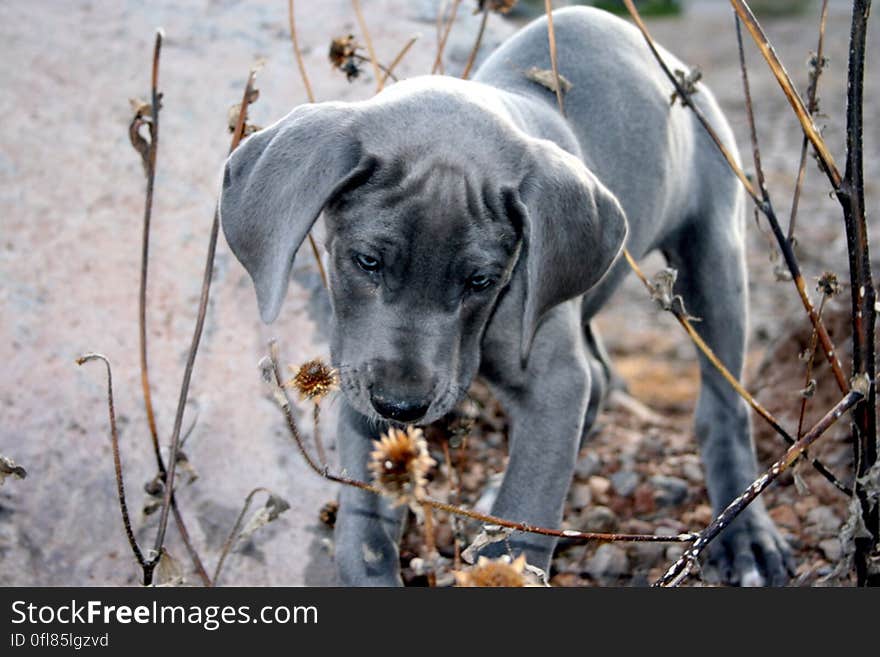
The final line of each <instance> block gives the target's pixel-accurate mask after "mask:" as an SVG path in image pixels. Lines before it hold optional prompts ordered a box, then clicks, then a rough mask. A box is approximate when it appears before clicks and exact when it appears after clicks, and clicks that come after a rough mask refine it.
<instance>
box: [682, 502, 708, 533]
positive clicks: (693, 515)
mask: <svg viewBox="0 0 880 657" xmlns="http://www.w3.org/2000/svg"><path fill="white" fill-rule="evenodd" d="M713 518H714V516H713V515H712V507H711V506H709V505H708V504H699V505H697V507H696V508H695V509H694V510H693V511H688V512H687V513H685V514H684V518H683V519H684V522H685V524H686V525H688V526H691V527H694V528H699V527H705V526H706V525H708V524H709V523H710V522H712V519H713Z"/></svg>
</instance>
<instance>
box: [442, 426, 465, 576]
mask: <svg viewBox="0 0 880 657" xmlns="http://www.w3.org/2000/svg"><path fill="white" fill-rule="evenodd" d="M443 459H444V460H445V461H446V478H447V479H448V480H449V482H450V483H452V484H453V485H454V487H455V498H454V499H455V504H456V506H461V477H459V476H458V471H457V470H456V469H455V468H454V467H453V466H452V455H451V454H450V452H449V443H448V441H445V440H444V441H443ZM449 522H450V523H451V524H452V536H453V550H454V552H453V561H452V565H453V568H454V569H455V570H461V545H460V544H459V541H458V530H457V527H456V525H455V518H454V517H452V516H450V518H449Z"/></svg>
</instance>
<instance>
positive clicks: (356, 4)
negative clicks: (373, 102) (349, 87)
mask: <svg viewBox="0 0 880 657" xmlns="http://www.w3.org/2000/svg"><path fill="white" fill-rule="evenodd" d="M351 6H352V8H353V9H354V13H355V16H357V22H358V25H359V26H360V28H361V32H363V34H364V41H365V42H366V44H367V52H368V53H369V54H370V63H371V64H372V65H373V75H374V77H375V78H376V93H379V92H380V91H382V86H383V85H384V83H385V82H384V79H383V78H382V76H381V75H380V74H379V73H380V71H379V59H378V58H377V57H376V50H375V49H374V48H373V39H372V38H371V37H370V30H369V28H368V27H367V21H366V20H364V14H363V12H362V11H361V3H360V0H351Z"/></svg>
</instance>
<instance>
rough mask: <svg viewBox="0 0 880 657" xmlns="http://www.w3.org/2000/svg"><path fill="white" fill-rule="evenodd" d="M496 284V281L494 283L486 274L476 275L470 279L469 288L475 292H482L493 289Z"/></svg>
mask: <svg viewBox="0 0 880 657" xmlns="http://www.w3.org/2000/svg"><path fill="white" fill-rule="evenodd" d="M494 282H495V281H493V280H492V278H491V277H490V276H486V274H474V275H473V276H471V277H470V278H468V280H467V286H468V288H469V289H471V290H473V291H474V292H482V291H483V290H486V289H488V288H489V287H491V286H492V283H494Z"/></svg>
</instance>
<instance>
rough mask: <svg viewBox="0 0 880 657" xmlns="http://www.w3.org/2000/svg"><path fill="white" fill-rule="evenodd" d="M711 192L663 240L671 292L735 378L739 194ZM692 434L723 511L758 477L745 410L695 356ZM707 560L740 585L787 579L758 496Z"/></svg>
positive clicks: (744, 312) (783, 556) (740, 321)
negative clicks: (671, 271)
mask: <svg viewBox="0 0 880 657" xmlns="http://www.w3.org/2000/svg"><path fill="white" fill-rule="evenodd" d="M712 191H713V201H712V205H713V209H712V210H711V211H710V212H708V213H704V214H703V215H702V216H700V217H699V219H698V220H697V221H695V222H692V223H691V224H690V226H689V228H686V229H684V230H683V231H682V232H681V233H679V234H678V235H677V236H676V239H675V241H674V243H673V244H670V245H668V246H667V245H664V253H665V254H666V257H667V260H668V261H669V264H670V265H671V266H672V267H674V268H675V269H676V270H677V272H678V280H677V282H676V285H675V293H676V294H679V295H681V297H682V299H683V301H684V304H685V307H686V309H687V312H688V313H690V314H691V315H693V316H695V317H697V318H699V321H694V323H693V324H694V327H695V328H696V330H697V332H698V333H699V334H700V335H701V336H702V338H703V339H704V340H705V341H706V343H707V344H708V345H709V346H710V347H711V348H712V350H713V351H714V352H715V354H716V355H717V356H718V358H719V359H720V360H721V362H723V363H724V364H725V366H726V367H727V368H728V369H729V370H730V372H731V373H732V374H733V375H734V376H736V377H738V378H739V377H741V375H742V371H743V360H744V354H745V347H746V332H747V323H748V306H747V301H748V299H747V296H748V289H747V280H746V261H745V246H744V240H745V238H744V235H743V232H744V221H743V216H742V207H741V206H742V197H741V196H740V195H737V194H736V193H735V192H731V193H730V194H728V195H727V198H728V199H729V201H730V202H727V203H726V202H724V199H725V194H724V193H723V192H719V190H712ZM698 355H699V362H700V381H701V385H700V396H699V401H698V403H697V409H696V418H695V419H696V435H697V439H698V441H699V444H700V450H701V456H702V460H703V465H704V468H705V471H706V484H707V487H708V490H709V498H710V500H711V502H712V507H713V509H714V510H715V512H716V513H717V512H719V511H721V510H722V509H724V508H725V507H726V506H727V504H729V503H730V502H731V501H732V500H733V499H734V498H736V497H737V496H738V495H740V494H741V493H742V492H743V491H744V490H745V489H746V488H747V487H748V486H749V485H750V484H751V483H752V482H753V481H754V480H755V478H756V477H757V463H756V457H755V448H754V444H753V441H752V433H751V423H750V417H749V409H748V407H747V405H746V404H745V402H744V401H743V399H742V398H740V397H739V395H738V394H737V393H736V392H735V391H734V390H733V388H732V387H731V386H730V385H729V384H728V383H727V381H725V380H724V378H723V377H722V375H721V373H720V372H719V371H718V370H717V369H716V368H715V367H714V366H713V365H712V364H711V363H710V362H709V360H708V359H707V358H706V357H705V356H704V355H703V354H702V353H698ZM712 548H714V552H713V553H712V554H713V560H714V561H715V562H716V563H717V564H718V565H719V566H721V568H722V573H723V575H724V576H725V578H726V579H728V580H730V581H732V582H735V583H739V584H741V585H756V584H758V585H760V584H763V583H768V584H773V585H780V584H783V583H784V582H785V581H786V580H787V561H788V558H789V557H788V548H787V546H786V544H785V541H784V540H783V539H782V537H781V536H780V534H779V532H778V530H777V529H776V527H775V526H774V524H773V522H772V520H771V519H770V517H769V515H768V514H767V511H766V509H765V507H764V503H763V500H762V499H761V498H759V499H757V500H755V502H753V503H752V504H751V505H750V506H749V507H748V508H747V509H746V510H745V511H744V512H743V513H742V514H741V515H740V516H739V518H738V519H737V520H736V521H735V522H734V523H733V524H731V526H730V527H728V528H727V529H725V530H724V532H723V533H722V534H721V536H719V538H718V540H717V541H716V542H715V544H713V546H712Z"/></svg>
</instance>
